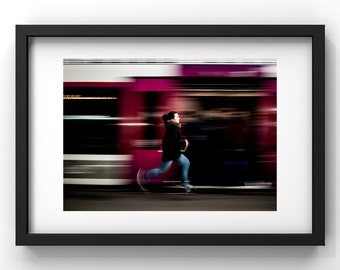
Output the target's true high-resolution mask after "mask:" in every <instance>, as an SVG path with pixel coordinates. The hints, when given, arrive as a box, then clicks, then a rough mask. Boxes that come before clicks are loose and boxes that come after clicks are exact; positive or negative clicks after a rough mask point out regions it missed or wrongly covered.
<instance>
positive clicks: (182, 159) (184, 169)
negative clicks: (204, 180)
mask: <svg viewBox="0 0 340 270" xmlns="http://www.w3.org/2000/svg"><path fill="white" fill-rule="evenodd" d="M176 161H177V162H178V163H179V164H180V165H181V173H182V179H183V183H184V185H185V186H187V185H190V180H189V166H190V161H189V159H188V158H187V157H186V156H185V155H183V154H181V155H180V156H179V158H178V159H177V160H176Z"/></svg>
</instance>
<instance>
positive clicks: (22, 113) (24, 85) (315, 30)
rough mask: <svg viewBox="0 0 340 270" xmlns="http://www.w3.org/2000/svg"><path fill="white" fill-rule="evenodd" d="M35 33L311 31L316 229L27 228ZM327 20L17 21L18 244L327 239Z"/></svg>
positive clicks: (259, 242) (252, 242)
mask: <svg viewBox="0 0 340 270" xmlns="http://www.w3.org/2000/svg"><path fill="white" fill-rule="evenodd" d="M35 37H73V38H77V37H94V38H96V37H310V38H312V76H313V77H312V89H311V90H312V109H313V114H312V134H311V136H312V147H313V149H312V155H313V156H312V179H311V181H312V220H311V222H312V232H311V233H291V234H290V233H283V234H272V233H268V234H267V233H266V234H262V233H260V234H251V233H244V234H243V233H242V234H196V233H195V234H159V233H155V234H135V233H134V234H116V233H113V234H107V233H103V234H92V233H91V234H83V233H76V234H62V233H47V234H42V233H30V232H29V215H30V210H29V187H30V178H29V175H30V167H29V157H30V146H29V130H30V128H31V127H30V126H29V123H30V121H29V111H30V107H29V106H30V105H29V98H30V89H29V82H30V77H29V61H30V58H29V55H30V51H29V48H30V46H29V43H30V39H31V38H35ZM324 244H325V26H324V25H17V26H16V245H20V246H21V245H24V246H42V245H46V246H47V245H48V246H54V245H64V246H66V245H73V246H75V245H79V246H83V245H88V246H90V245H91V246H93V245H96V246H98V245H102V246H104V245H119V246H127V245H134V246H137V245H149V246H153V245H163V246H166V245H176V246H178V245H186V246H191V245H201V246H206V245H213V246H218V245H275V246H281V245H304V246H310V245H324Z"/></svg>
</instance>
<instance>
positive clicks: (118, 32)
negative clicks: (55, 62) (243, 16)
mask: <svg viewBox="0 0 340 270" xmlns="http://www.w3.org/2000/svg"><path fill="white" fill-rule="evenodd" d="M324 29H325V25H322V24H301V25H299V24H297V25H292V24H276V25H275V24H273V25H269V24H256V25H255V24H254V25H249V24H238V25H221V24H220V25H214V24H211V25H188V24H172V25H171V24H164V25H162V24H158V25H152V24H141V25H132V24H131V25H129V24H126V25H108V24H94V25H86V24H84V25H79V24H71V25H63V24H52V25H43V24H27V25H25V24H19V25H16V31H17V34H18V35H22V36H25V37H115V36H116V37H176V36H177V37H302V36H315V35H318V34H319V33H320V31H321V33H322V32H324Z"/></svg>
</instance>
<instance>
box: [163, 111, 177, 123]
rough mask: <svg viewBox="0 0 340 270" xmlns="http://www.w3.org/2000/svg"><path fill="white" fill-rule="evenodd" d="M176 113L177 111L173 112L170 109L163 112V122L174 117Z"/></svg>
mask: <svg viewBox="0 0 340 270" xmlns="http://www.w3.org/2000/svg"><path fill="white" fill-rule="evenodd" d="M176 113H177V112H175V111H171V112H169V113H166V114H163V116H162V119H163V121H164V123H166V122H167V121H169V120H171V119H174V118H175V114H176Z"/></svg>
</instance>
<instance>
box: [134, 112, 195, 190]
mask: <svg viewBox="0 0 340 270" xmlns="http://www.w3.org/2000/svg"><path fill="white" fill-rule="evenodd" d="M162 118H163V121H164V126H165V135H164V137H163V142H162V150H163V155H162V160H161V164H160V166H159V167H158V168H155V169H152V170H149V171H144V170H142V169H139V171H138V173H137V183H138V185H139V186H140V187H141V189H142V190H145V188H144V187H143V185H144V184H147V183H148V181H149V180H150V179H151V178H153V177H155V176H157V175H159V174H161V173H164V172H165V171H166V170H167V169H168V168H169V167H170V165H171V163H172V162H173V161H175V162H177V163H179V164H180V165H181V176H182V181H183V184H184V188H185V191H186V192H190V191H191V189H192V188H193V186H192V185H190V180H189V176H188V174H189V166H190V161H189V159H188V158H187V157H186V156H185V155H183V154H182V149H183V150H184V151H186V149H187V148H188V146H189V143H188V141H187V140H186V139H184V140H183V139H182V137H181V123H180V117H179V115H178V113H177V112H174V111H171V112H169V113H168V114H164V115H163V117H162Z"/></svg>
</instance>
